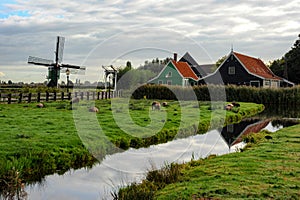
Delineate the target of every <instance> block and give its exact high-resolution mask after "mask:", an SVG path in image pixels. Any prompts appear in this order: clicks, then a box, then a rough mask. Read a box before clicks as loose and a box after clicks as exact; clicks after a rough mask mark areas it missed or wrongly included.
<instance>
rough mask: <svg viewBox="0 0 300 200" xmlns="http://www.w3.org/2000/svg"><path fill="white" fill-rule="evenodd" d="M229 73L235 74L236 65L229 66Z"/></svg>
mask: <svg viewBox="0 0 300 200" xmlns="http://www.w3.org/2000/svg"><path fill="white" fill-rule="evenodd" d="M228 74H230V75H233V74H235V67H234V66H231V67H228Z"/></svg>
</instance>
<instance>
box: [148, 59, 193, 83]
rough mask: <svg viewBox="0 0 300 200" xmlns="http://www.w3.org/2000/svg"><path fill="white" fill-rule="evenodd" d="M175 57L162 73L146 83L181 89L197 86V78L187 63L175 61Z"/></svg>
mask: <svg viewBox="0 0 300 200" xmlns="http://www.w3.org/2000/svg"><path fill="white" fill-rule="evenodd" d="M176 57H177V56H174V59H172V60H170V61H169V62H168V63H167V64H166V66H165V67H164V68H163V69H162V71H161V72H160V73H159V74H158V75H157V76H156V77H155V78H153V79H151V80H149V81H148V83H149V84H159V85H178V86H183V87H184V86H189V85H191V86H193V85H197V84H198V79H199V77H198V76H197V75H196V73H195V72H194V71H193V70H192V68H191V67H190V66H189V64H188V63H187V62H181V61H177V60H176Z"/></svg>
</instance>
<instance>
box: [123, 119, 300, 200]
mask: <svg viewBox="0 0 300 200" xmlns="http://www.w3.org/2000/svg"><path fill="white" fill-rule="evenodd" d="M299 132H300V125H296V126H292V127H288V128H285V129H282V130H280V131H278V132H276V133H268V132H261V133H259V134H253V135H250V136H248V137H247V138H246V140H247V141H248V142H250V143H249V144H248V146H247V148H246V149H245V150H244V151H242V152H239V153H233V154H227V155H223V156H217V157H216V156H213V155H212V156H210V157H208V158H206V159H201V160H198V161H191V162H189V163H186V164H183V165H177V164H173V165H171V166H168V167H166V168H164V169H163V170H158V171H154V172H150V173H149V174H148V175H147V179H146V180H145V181H143V183H142V184H141V185H136V184H133V186H132V187H129V188H126V189H122V190H120V192H119V198H118V199H128V198H127V197H130V198H131V199H134V198H132V197H133V196H139V197H141V196H143V197H144V198H147V199H245V198H250V199H298V198H299V196H300V192H299V191H300V179H299V177H300V160H299V157H300V137H299ZM153 177H154V178H153ZM169 177H171V178H169ZM166 180H167V181H166ZM154 191H155V192H154ZM125 194H126V195H125ZM132 194H134V195H132ZM148 197H149V198H148Z"/></svg>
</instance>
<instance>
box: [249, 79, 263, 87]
mask: <svg viewBox="0 0 300 200" xmlns="http://www.w3.org/2000/svg"><path fill="white" fill-rule="evenodd" d="M251 83H258V87H261V86H260V81H257V80H255V81H250V86H252V85H251Z"/></svg>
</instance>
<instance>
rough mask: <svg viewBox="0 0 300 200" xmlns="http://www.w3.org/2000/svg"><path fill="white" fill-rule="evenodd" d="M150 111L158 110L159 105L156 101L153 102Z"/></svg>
mask: <svg viewBox="0 0 300 200" xmlns="http://www.w3.org/2000/svg"><path fill="white" fill-rule="evenodd" d="M152 110H160V103H159V102H158V101H153V103H152Z"/></svg>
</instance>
